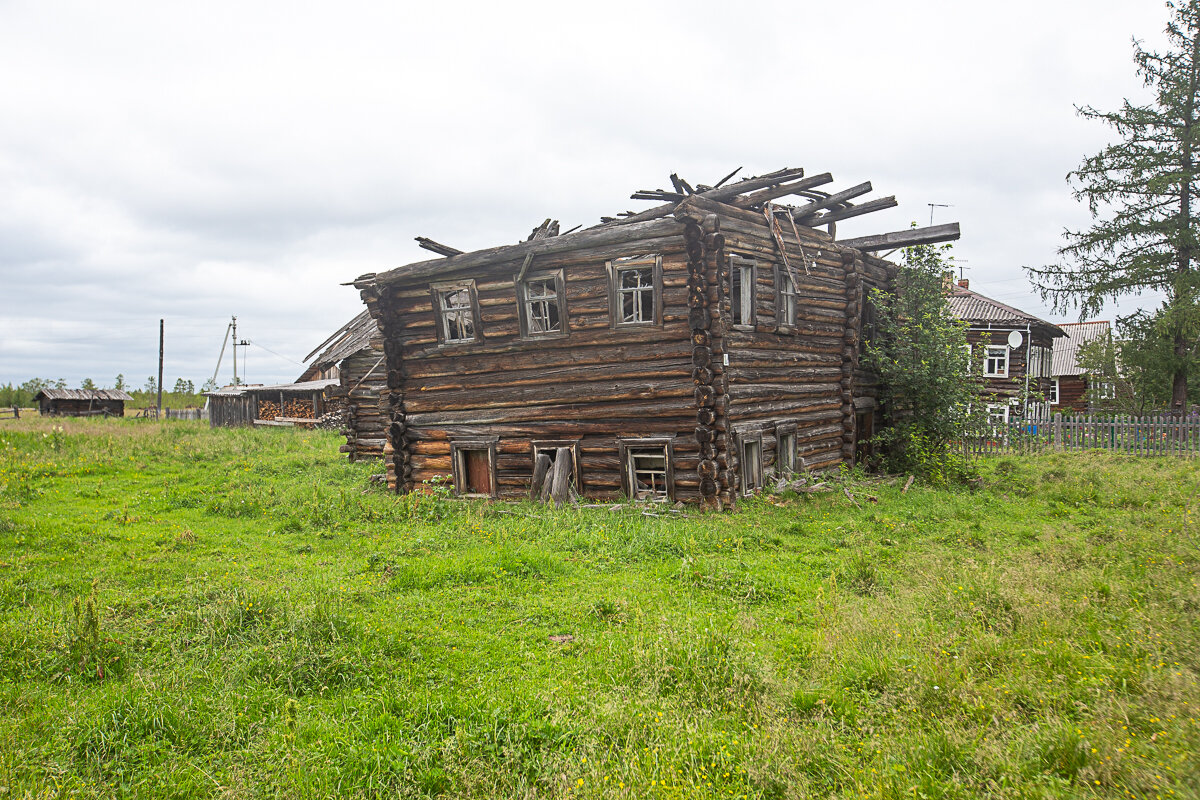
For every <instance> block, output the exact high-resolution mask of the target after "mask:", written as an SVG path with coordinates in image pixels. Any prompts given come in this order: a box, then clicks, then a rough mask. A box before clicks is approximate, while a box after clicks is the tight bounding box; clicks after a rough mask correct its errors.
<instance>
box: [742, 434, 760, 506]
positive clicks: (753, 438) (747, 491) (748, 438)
mask: <svg viewBox="0 0 1200 800" xmlns="http://www.w3.org/2000/svg"><path fill="white" fill-rule="evenodd" d="M762 440H763V435H762V431H761V430H757V431H742V432H740V433H738V434H737V448H738V450H737V453H738V484H739V485H738V494H740V495H742V496H743V497H749V496H750V495H752V494H754V493H755V492H756V491H760V490H761V489H762V488H763V485H764V482H763V478H764V475H763V472H764V470H763V441H762ZM751 444H752V445H754V446H755V447H757V448H758V465H757V466H758V472H757V474H756V475H755V476H754V477H755V478H756V482H755V485H754V486H750V481H748V480H747V479H746V466H747V461H748V459H747V458H746V446H747V445H751Z"/></svg>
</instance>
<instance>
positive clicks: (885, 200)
mask: <svg viewBox="0 0 1200 800" xmlns="http://www.w3.org/2000/svg"><path fill="white" fill-rule="evenodd" d="M897 205H899V204H898V203H897V202H896V198H895V196H894V195H891V196H888V197H881V198H879V199H878V200H871V201H870V202H868V203H863V204H861V205H857V206H846V207H845V208H839V209H836V210H834V211H830V212H829V213H828V214H823V215H822V216H819V217H816V218H810V219H808V220H805V222H804V224H805V225H808V226H809V227H811V228H816V227H818V226H820V225H826V224H828V223H831V222H839V221H841V220H843V219H849V218H850V217H859V216H862V215H863V214H870V213H871V212H872V211H882V210H883V209H885V208H895V207H896V206H897Z"/></svg>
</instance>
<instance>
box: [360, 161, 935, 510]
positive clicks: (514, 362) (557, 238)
mask: <svg viewBox="0 0 1200 800" xmlns="http://www.w3.org/2000/svg"><path fill="white" fill-rule="evenodd" d="M730 177H731V176H730ZM671 178H672V183H673V185H674V191H663V190H654V191H641V192H637V193H635V194H634V195H633V197H634V199H650V200H658V201H660V202H662V201H665V202H663V204H662V205H659V206H657V207H655V208H652V209H650V210H649V211H644V212H641V213H636V214H635V213H632V212H629V213H627V214H626V215H623V216H621V217H617V218H605V219H604V220H603V221H602V224H600V225H598V226H596V227H593V228H588V229H585V230H579V231H574V232H567V233H565V234H561V235H560V234H559V231H558V223H557V222H554V221H551V220H546V221H545V222H544V223H543V224H542V225H540V226H538V227H537V228H535V229H534V231H533V233H532V234H531V235H530V236H529V238H528V239H527V240H526V241H524V242H520V243H518V244H514V245H508V246H503V247H496V248H491V249H488V250H480V251H476V252H471V253H463V252H460V251H459V250H457V249H455V248H453V247H449V246H446V245H442V244H438V243H437V242H433V241H432V240H429V239H418V241H420V242H421V245H422V246H423V247H425V248H426V249H429V250H432V251H434V252H436V253H438V254H439V255H441V256H443V257H442V258H438V259H435V260H431V261H423V262H419V263H415V264H410V265H408V266H403V267H399V268H397V269H393V270H390V271H388V272H382V273H378V274H375V273H372V274H368V275H363V276H361V277H359V278H358V279H357V280H356V281H354V286H356V287H357V288H358V289H359V290H360V291H361V293H362V297H363V299H364V301H365V302H366V304H367V308H368V310H369V312H370V314H371V317H372V318H373V319H374V320H375V322H376V323H377V324H378V326H379V329H380V333H381V336H382V344H383V352H384V356H385V366H386V373H385V376H386V381H385V385H384V386H383V388H382V392H381V401H380V407H381V409H382V411H383V414H384V417H385V420H386V423H387V442H386V445H385V448H384V454H385V463H386V466H387V479H388V485H389V486H390V487H392V488H393V489H395V490H396V491H399V492H407V491H412V490H414V489H416V488H419V487H420V485H421V484H422V482H425V481H430V480H434V479H439V480H449V481H451V482H452V484H453V487H454V489H455V491H456V492H457V493H459V494H462V495H473V496H483V497H503V498H518V497H525V496H529V494H530V492H531V489H535V490H536V486H535V485H534V484H536V482H537V475H536V473H538V472H540V473H541V475H542V476H544V475H545V474H546V473H547V469H548V468H549V467H548V465H547V463H546V462H547V460H550V461H553V462H554V463H553V465H551V466H552V467H553V469H552V472H553V474H556V475H561V474H563V473H567V474H569V478H570V481H571V483H572V484H573V485H574V488H575V489H576V491H577V492H579V493H580V494H581V495H584V496H588V497H594V498H615V497H618V496H625V497H630V498H637V499H650V500H663V501H672V502H674V501H685V502H689V503H702V504H704V505H706V506H710V507H721V506H726V507H727V506H730V505H732V504H734V503H735V502H736V499H737V498H738V497H739V496H742V495H745V494H748V493H751V492H753V491H755V490H756V489H758V488H759V487H761V486H763V485H764V483H765V482H766V481H768V480H771V478H772V476H778V475H786V474H788V473H791V472H793V471H798V470H806V469H827V468H831V467H835V466H837V465H839V464H842V463H853V462H854V460H855V457H856V448H857V447H860V446H861V445H862V443H863V442H864V440H865V439H866V438H868V437H869V436H870V434H871V432H872V429H873V425H874V422H875V418H876V414H877V401H876V395H877V386H876V381H875V378H874V376H873V375H871V374H870V373H869V372H868V371H866V370H865V369H863V367H862V365H861V364H860V354H861V352H862V349H861V345H862V341H863V338H864V336H870V335H871V332H872V322H873V315H872V312H871V309H870V306H869V303H868V297H869V292H870V290H871V289H872V288H873V287H881V288H884V289H888V288H890V286H891V282H892V281H893V279H894V276H895V267H894V265H892V264H891V263H890V262H887V261H884V260H882V259H880V258H877V257H875V256H873V255H871V253H872V252H873V251H877V250H890V249H895V248H898V247H902V246H905V245H908V244H916V243H922V242H934V241H945V240H947V239H953V238H957V237H958V226H957V225H943V226H938V227H936V228H929V229H919V230H908V231H903V232H897V233H893V234H884V235H880V236H872V237H863V238H860V239H853V240H843V241H839V240H837V239H836V238H835V234H836V231H835V224H836V223H837V222H838V221H840V220H843V219H846V218H849V217H854V216H858V215H860V214H864V213H867V212H869V211H872V210H875V209H880V208H888V207H890V206H893V205H895V200H894V199H893V198H890V197H889V198H882V199H880V200H874V201H870V202H867V203H861V204H853V203H851V202H850V200H851V199H852V198H855V197H858V196H860V195H862V194H864V193H866V192H867V191H869V190H870V188H871V187H870V184H869V183H868V184H862V185H860V186H857V187H854V188H852V189H848V190H846V191H843V192H838V193H834V194H830V193H827V192H824V191H821V190H820V189H819V188H818V187H820V186H822V185H825V184H827V183H829V182H831V181H832V178H831V177H830V176H829V175H828V174H822V175H816V176H811V177H805V175H804V171H803V170H800V169H789V170H781V171H779V172H776V173H772V174H770V175H766V176H762V177H758V178H749V179H745V180H742V181H739V182H736V183H727V181H728V180H729V178H728V177H727V178H726V179H725V181H722V182H719V183H718V184H717V185H716V186H713V187H706V186H696V187H695V188H693V187H692V186H691V185H689V184H688V183H687V182H686V181H684V180H682V179H680V178H679V177H678V176H675V175H672V176H671ZM789 195H790V196H792V197H799V198H800V200H801V202H800V203H798V204H796V205H777V204H776V203H775V202H774V201H776V200H777V199H778V198H782V197H786V196H789ZM819 228H824V230H819ZM564 458H566V459H569V464H560V463H558V462H559V461H561V460H562V459H564ZM539 461H540V462H541V468H540V469H538V464H539Z"/></svg>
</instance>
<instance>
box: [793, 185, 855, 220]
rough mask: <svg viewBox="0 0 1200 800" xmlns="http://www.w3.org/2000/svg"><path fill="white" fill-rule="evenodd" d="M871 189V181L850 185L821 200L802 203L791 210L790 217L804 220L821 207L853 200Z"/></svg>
mask: <svg viewBox="0 0 1200 800" xmlns="http://www.w3.org/2000/svg"><path fill="white" fill-rule="evenodd" d="M870 191H871V182H870V181H867V182H866V183H860V184H859V185H858V186H851V187H850V188H849V189H846V190H844V191H841V192H838V193H837V194H831V195H829V197H826V198H823V199H821V200H814V201H812V202H811V203H809V204H808V205H803V206H800V207H799V208H797V209H796V210H795V211H793V212H792V219H794V220H796V222H801V223H802V222H804V218H805V217H808V216H811V215H813V214H815V213H817V212H818V211H820V210H821V209H823V208H830V207H832V206H836V205H837V204H838V203H844V202H846V201H847V200H853V199H854V198H856V197H861V196H862V195H864V194H867V193H868V192H870Z"/></svg>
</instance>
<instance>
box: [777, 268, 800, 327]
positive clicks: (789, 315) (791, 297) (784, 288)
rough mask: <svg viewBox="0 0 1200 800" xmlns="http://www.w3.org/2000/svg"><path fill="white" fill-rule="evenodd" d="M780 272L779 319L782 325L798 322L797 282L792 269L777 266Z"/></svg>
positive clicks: (791, 324)
mask: <svg viewBox="0 0 1200 800" xmlns="http://www.w3.org/2000/svg"><path fill="white" fill-rule="evenodd" d="M775 269H776V270H777V272H778V274H779V312H778V313H779V320H778V323H779V324H780V325H787V326H793V325H795V324H796V284H795V282H794V281H793V279H792V273H791V271H790V270H787V269H784V268H783V267H776V268H775Z"/></svg>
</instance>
